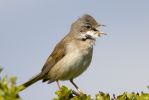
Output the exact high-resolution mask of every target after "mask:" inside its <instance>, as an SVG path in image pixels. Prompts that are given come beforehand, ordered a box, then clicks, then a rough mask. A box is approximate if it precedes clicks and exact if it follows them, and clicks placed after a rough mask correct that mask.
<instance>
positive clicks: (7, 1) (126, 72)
mask: <svg viewBox="0 0 149 100" xmlns="http://www.w3.org/2000/svg"><path fill="white" fill-rule="evenodd" d="M86 13H88V14H91V15H92V16H93V17H94V18H95V19H96V20H97V21H98V22H100V23H102V24H105V25H107V26H106V27H103V28H102V30H103V31H104V32H106V33H107V34H108V35H106V36H103V37H101V38H99V39H98V40H97V42H96V45H95V48H94V57H93V60H92V63H91V65H90V67H89V69H88V70H87V71H86V72H85V73H83V74H82V75H81V76H80V77H78V78H77V79H75V80H74V81H75V82H76V83H77V85H78V86H79V87H80V88H81V89H82V90H83V91H85V92H86V93H87V94H91V95H94V94H95V93H97V92H98V91H103V92H108V93H110V94H113V93H116V94H120V93H122V92H124V91H128V92H132V91H135V92H141V91H145V92H149V90H148V89H147V88H146V86H147V85H149V0H0V65H1V66H2V67H3V68H4V71H3V75H5V74H7V75H8V76H17V84H18V85H19V84H21V83H23V82H25V81H27V80H28V79H30V78H31V77H32V76H34V75H35V74H37V73H39V72H40V70H41V68H42V66H43V65H44V63H45V61H46V59H47V57H48V56H49V54H50V53H51V52H52V50H53V48H54V46H55V45H56V44H57V43H58V42H59V41H60V39H62V37H64V36H65V35H66V34H67V33H68V32H69V30H70V25H71V23H72V22H74V21H75V20H76V19H77V18H79V17H80V16H82V15H83V14H86ZM61 84H63V85H66V86H68V87H70V88H73V89H74V87H73V86H72V85H71V84H70V83H69V82H68V81H66V82H61ZM57 89H58V87H57V85H56V83H52V84H49V85H47V84H46V83H42V82H41V81H39V82H37V83H36V84H34V85H32V86H31V87H29V88H27V89H26V90H24V91H22V92H21V93H20V95H21V97H22V99H23V100H50V99H51V98H53V97H54V96H55V94H54V92H55V91H56V90H57Z"/></svg>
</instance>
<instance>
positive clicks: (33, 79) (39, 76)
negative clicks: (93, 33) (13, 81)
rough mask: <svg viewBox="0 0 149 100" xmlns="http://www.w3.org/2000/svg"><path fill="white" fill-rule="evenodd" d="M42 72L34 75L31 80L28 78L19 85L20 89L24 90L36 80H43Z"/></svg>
mask: <svg viewBox="0 0 149 100" xmlns="http://www.w3.org/2000/svg"><path fill="white" fill-rule="evenodd" d="M41 79H42V77H41V73H39V74H37V75H36V76H34V77H33V78H31V79H30V80H28V81H27V82H25V83H23V84H21V85H20V86H18V88H19V91H23V90H24V89H26V88H27V87H29V86H30V85H32V84H34V83H35V82H37V81H39V80H41Z"/></svg>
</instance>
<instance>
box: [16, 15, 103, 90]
mask: <svg viewBox="0 0 149 100" xmlns="http://www.w3.org/2000/svg"><path fill="white" fill-rule="evenodd" d="M101 26H104V25H102V24H99V23H98V22H97V21H96V20H95V18H93V17H92V16H91V15H89V14H84V15H83V16H81V17H79V18H78V19H77V20H76V21H74V22H73V23H72V25H71V28H70V31H69V32H68V34H67V35H66V36H65V37H64V38H62V40H61V41H60V42H59V43H58V44H56V46H55V48H54V50H53V52H52V53H51V54H50V56H49V57H48V59H47V60H46V62H45V64H44V66H43V68H42V70H41V72H40V73H39V74H37V75H35V76H34V77H32V78H31V79H29V80H28V81H27V82H25V83H23V84H21V85H20V86H19V87H22V88H21V89H20V91H23V90H24V89H26V88H27V87H29V86H30V85H32V84H34V83H35V82H37V81H39V80H42V82H47V83H52V82H56V83H57V85H58V87H59V88H60V87H61V86H60V83H59V81H65V80H69V81H70V82H71V83H72V85H73V86H74V87H75V88H76V89H77V90H78V92H79V93H83V92H82V90H81V89H80V88H79V87H78V86H77V85H76V84H75V83H74V81H73V79H75V78H76V77H78V76H79V75H81V74H82V73H83V72H84V71H86V69H87V68H88V67H89V65H90V63H91V61H92V55H93V46H94V44H95V42H96V39H97V38H98V37H100V36H101V35H102V34H105V33H104V32H102V31H101V30H100V27H101Z"/></svg>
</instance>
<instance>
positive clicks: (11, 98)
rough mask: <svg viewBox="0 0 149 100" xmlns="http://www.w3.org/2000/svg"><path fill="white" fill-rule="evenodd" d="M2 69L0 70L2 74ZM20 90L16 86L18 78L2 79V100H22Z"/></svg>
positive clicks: (0, 86) (0, 97) (0, 78)
mask: <svg viewBox="0 0 149 100" xmlns="http://www.w3.org/2000/svg"><path fill="white" fill-rule="evenodd" d="M1 71H2V68H0V73H1ZM18 92H19V88H18V87H17V86H16V77H10V78H7V76H4V77H0V100H21V99H20V97H19V95H18Z"/></svg>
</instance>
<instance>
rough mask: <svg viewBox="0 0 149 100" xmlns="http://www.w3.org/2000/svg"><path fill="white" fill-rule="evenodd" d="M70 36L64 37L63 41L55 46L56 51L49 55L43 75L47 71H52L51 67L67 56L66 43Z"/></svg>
mask: <svg viewBox="0 0 149 100" xmlns="http://www.w3.org/2000/svg"><path fill="white" fill-rule="evenodd" d="M68 39H69V37H67V38H64V39H63V40H62V41H60V42H59V43H58V44H57V45H56V47H55V48H54V51H53V52H52V54H51V55H50V56H49V57H48V59H47V61H46V63H45V65H44V66H43V68H42V72H41V74H42V76H45V75H47V73H48V72H49V71H50V69H51V68H52V67H53V66H54V65H55V64H56V63H57V62H58V61H59V60H61V59H62V58H63V57H64V56H65V45H66V43H67V40H68Z"/></svg>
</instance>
